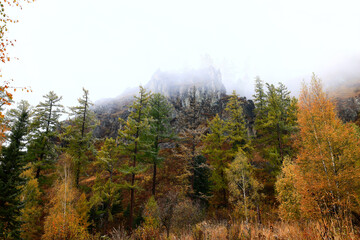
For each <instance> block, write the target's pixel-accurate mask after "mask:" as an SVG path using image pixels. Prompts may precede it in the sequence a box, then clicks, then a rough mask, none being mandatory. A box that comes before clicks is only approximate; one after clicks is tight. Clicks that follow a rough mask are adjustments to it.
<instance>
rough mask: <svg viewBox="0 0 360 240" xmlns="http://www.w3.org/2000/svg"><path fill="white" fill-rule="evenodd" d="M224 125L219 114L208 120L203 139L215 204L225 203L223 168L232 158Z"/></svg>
mask: <svg viewBox="0 0 360 240" xmlns="http://www.w3.org/2000/svg"><path fill="white" fill-rule="evenodd" d="M226 127H227V126H226V125H225V122H224V121H223V120H221V119H220V117H219V115H216V116H215V118H214V119H213V120H211V121H210V122H209V128H210V132H209V133H208V134H207V135H206V137H205V139H204V141H203V142H204V145H205V147H204V150H203V152H204V154H205V156H206V157H207V158H208V160H209V163H210V165H211V167H212V169H213V170H212V171H211V177H210V181H211V183H212V185H211V191H212V194H213V197H212V199H213V200H212V203H213V204H215V205H222V206H226V205H227V202H228V201H227V197H228V196H227V195H228V193H227V192H228V190H227V180H226V176H225V169H226V168H227V167H228V165H229V163H230V161H231V159H232V148H230V147H229V143H228V138H229V137H228V136H227V135H226V132H225V131H226Z"/></svg>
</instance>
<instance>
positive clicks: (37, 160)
mask: <svg viewBox="0 0 360 240" xmlns="http://www.w3.org/2000/svg"><path fill="white" fill-rule="evenodd" d="M43 97H44V99H45V101H44V102H40V103H39V104H38V105H37V106H36V108H35V109H34V121H33V122H32V124H31V130H32V131H31V139H30V146H29V160H30V161H31V162H33V163H34V165H35V167H36V178H39V177H40V171H41V169H44V168H48V167H50V166H51V165H52V164H53V163H54V158H55V156H56V152H55V140H56V137H57V130H58V127H59V118H60V116H61V114H62V113H63V112H64V107H63V106H62V105H61V104H60V101H61V99H62V97H59V96H57V95H56V94H55V93H54V92H53V91H50V92H49V93H48V94H46V95H44V96H43Z"/></svg>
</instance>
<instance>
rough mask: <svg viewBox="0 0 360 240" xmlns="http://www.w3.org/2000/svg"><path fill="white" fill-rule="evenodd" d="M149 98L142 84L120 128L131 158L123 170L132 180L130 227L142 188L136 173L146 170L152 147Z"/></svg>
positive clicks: (121, 143) (128, 184)
mask: <svg viewBox="0 0 360 240" xmlns="http://www.w3.org/2000/svg"><path fill="white" fill-rule="evenodd" d="M149 99H150V93H149V92H146V90H145V89H144V88H143V87H141V86H140V90H139V95H138V96H136V97H135V101H134V102H133V104H132V105H131V106H130V111H131V113H130V115H129V117H128V119H127V121H125V120H122V119H120V120H121V122H122V127H121V129H120V130H119V148H120V150H121V152H122V154H123V155H124V156H126V157H128V158H129V161H128V163H127V164H124V165H123V167H122V169H121V172H122V173H123V174H125V175H130V181H128V182H126V183H125V185H124V187H125V188H126V189H128V190H130V214H129V227H130V230H132V227H133V212H134V204H135V190H137V189H140V187H139V186H138V185H137V183H136V175H138V174H139V173H141V172H144V171H145V170H146V167H145V166H144V161H145V158H146V157H148V154H149V150H150V147H151V139H150V138H149V135H150V123H149V118H148V116H149V106H148V104H149Z"/></svg>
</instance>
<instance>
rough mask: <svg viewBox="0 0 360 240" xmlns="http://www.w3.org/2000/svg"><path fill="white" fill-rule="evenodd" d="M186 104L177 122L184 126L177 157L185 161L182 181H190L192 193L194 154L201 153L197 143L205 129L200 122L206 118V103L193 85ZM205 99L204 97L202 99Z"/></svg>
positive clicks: (195, 166) (194, 167) (180, 135)
mask: <svg viewBox="0 0 360 240" xmlns="http://www.w3.org/2000/svg"><path fill="white" fill-rule="evenodd" d="M189 93H190V94H189V99H188V100H189V101H188V105H187V106H186V107H185V108H184V110H183V111H182V112H181V113H180V116H179V122H181V123H182V125H183V126H184V128H183V129H182V130H181V131H180V133H179V137H180V141H181V143H180V149H179V150H180V151H179V152H180V153H179V154H178V155H179V157H180V158H181V159H183V160H185V162H186V170H185V174H184V181H186V180H185V179H186V178H187V179H188V180H187V181H190V184H189V187H188V188H189V189H188V193H189V194H190V195H193V194H194V185H196V183H195V172H196V171H198V169H197V168H198V167H200V166H197V165H196V156H198V155H200V154H201V150H200V149H199V145H200V144H201V138H202V136H203V134H204V133H205V131H206V128H205V126H203V125H202V123H203V122H204V121H205V120H206V116H205V115H204V114H203V113H204V109H203V108H204V106H206V105H208V104H207V103H206V102H203V101H201V100H200V99H199V97H198V96H197V90H196V87H195V86H194V87H193V88H191V89H190V92H189ZM204 100H206V99H204Z"/></svg>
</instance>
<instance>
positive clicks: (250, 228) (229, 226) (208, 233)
mask: <svg viewBox="0 0 360 240" xmlns="http://www.w3.org/2000/svg"><path fill="white" fill-rule="evenodd" d="M359 238H360V234H359V232H358V231H357V230H355V229H354V228H352V227H351V228H350V229H348V228H346V227H344V228H343V229H336V228H334V226H332V225H331V224H329V225H326V226H325V225H324V224H323V223H321V222H307V223H301V222H293V223H286V222H275V223H267V224H262V225H260V224H245V223H244V222H233V223H232V222H226V221H223V222H216V223H215V222H208V221H204V222H201V223H198V224H196V225H194V226H192V227H189V228H188V229H187V230H183V231H182V232H179V233H178V234H174V233H172V234H170V237H169V238H166V233H165V232H163V233H157V234H156V235H153V234H150V233H149V235H147V236H145V235H142V238H139V237H138V236H135V235H133V236H131V237H130V236H128V235H127V234H126V233H125V232H124V231H122V230H120V229H114V230H113V232H112V234H111V237H110V238H109V239H111V240H123V239H144V240H145V239H171V240H175V239H185V240H212V239H214V240H215V239H219V240H220V239H229V240H236V239H259V240H260V239H261V240H265V239H266V240H272V239H274V240H275V239H276V240H280V239H283V240H285V239H291V240H302V239H309V240H317V239H359Z"/></svg>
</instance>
